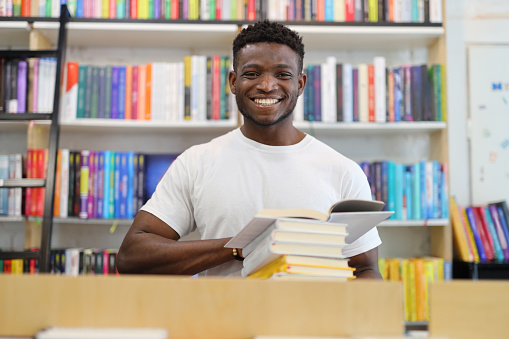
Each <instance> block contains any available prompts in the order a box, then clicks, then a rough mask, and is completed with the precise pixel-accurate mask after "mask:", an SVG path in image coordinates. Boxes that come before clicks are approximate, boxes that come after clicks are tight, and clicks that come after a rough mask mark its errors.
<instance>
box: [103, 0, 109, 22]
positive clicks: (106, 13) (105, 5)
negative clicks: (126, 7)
mask: <svg viewBox="0 0 509 339" xmlns="http://www.w3.org/2000/svg"><path fill="white" fill-rule="evenodd" d="M101 5H102V6H101V18H103V19H108V18H109V17H110V0H102V2H101Z"/></svg>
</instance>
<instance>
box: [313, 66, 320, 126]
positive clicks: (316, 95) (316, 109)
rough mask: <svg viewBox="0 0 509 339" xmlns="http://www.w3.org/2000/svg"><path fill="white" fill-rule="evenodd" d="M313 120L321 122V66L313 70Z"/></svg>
mask: <svg viewBox="0 0 509 339" xmlns="http://www.w3.org/2000/svg"><path fill="white" fill-rule="evenodd" d="M313 120H314V121H322V66H321V65H315V67H314V68H313Z"/></svg>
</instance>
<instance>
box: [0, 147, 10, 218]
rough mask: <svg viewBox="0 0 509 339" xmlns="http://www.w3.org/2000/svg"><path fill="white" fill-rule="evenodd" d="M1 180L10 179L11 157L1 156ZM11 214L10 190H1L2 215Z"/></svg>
mask: <svg viewBox="0 0 509 339" xmlns="http://www.w3.org/2000/svg"><path fill="white" fill-rule="evenodd" d="M0 179H9V156H8V155H0ZM8 213H9V189H8V188H0V215H7V214H8Z"/></svg>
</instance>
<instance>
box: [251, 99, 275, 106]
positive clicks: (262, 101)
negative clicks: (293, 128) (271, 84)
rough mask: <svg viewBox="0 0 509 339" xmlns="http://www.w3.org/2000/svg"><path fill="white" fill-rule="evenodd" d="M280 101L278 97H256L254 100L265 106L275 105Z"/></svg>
mask: <svg viewBox="0 0 509 339" xmlns="http://www.w3.org/2000/svg"><path fill="white" fill-rule="evenodd" d="M278 101H279V100H277V99H254V102H256V103H257V104H259V105H265V106H269V105H274V104H275V103H277V102H278Z"/></svg>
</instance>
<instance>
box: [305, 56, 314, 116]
mask: <svg viewBox="0 0 509 339" xmlns="http://www.w3.org/2000/svg"><path fill="white" fill-rule="evenodd" d="M314 68H315V65H308V67H307V75H308V81H307V86H306V87H305V89H307V91H306V92H307V96H306V97H304V105H305V110H306V111H305V112H307V114H306V115H304V118H305V119H306V120H308V121H314V118H315V117H314V114H313V96H314V93H313V92H314V89H313V75H314V71H313V69H314Z"/></svg>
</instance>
